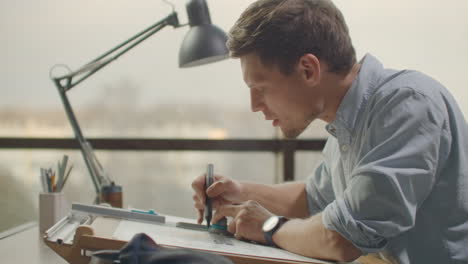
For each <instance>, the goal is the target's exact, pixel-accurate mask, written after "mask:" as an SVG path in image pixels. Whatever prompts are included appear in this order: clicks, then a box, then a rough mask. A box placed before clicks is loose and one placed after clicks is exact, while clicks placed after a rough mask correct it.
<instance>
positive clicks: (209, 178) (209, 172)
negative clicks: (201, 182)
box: [205, 164, 214, 228]
mask: <svg viewBox="0 0 468 264" xmlns="http://www.w3.org/2000/svg"><path fill="white" fill-rule="evenodd" d="M213 170H214V168H213V164H208V167H207V169H206V175H205V196H206V198H205V219H206V226H207V227H208V228H210V223H211V217H212V215H213V206H212V204H211V198H209V197H208V196H207V195H206V190H207V189H208V187H210V186H211V184H213Z"/></svg>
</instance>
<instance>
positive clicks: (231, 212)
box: [212, 205, 240, 223]
mask: <svg viewBox="0 0 468 264" xmlns="http://www.w3.org/2000/svg"><path fill="white" fill-rule="evenodd" d="M239 210H240V208H239V206H238V205H222V206H219V207H218V208H217V209H216V213H215V215H214V217H213V219H212V220H213V223H216V222H218V221H219V220H221V218H223V217H225V216H229V217H232V218H235V217H236V215H237V213H238V212H239Z"/></svg>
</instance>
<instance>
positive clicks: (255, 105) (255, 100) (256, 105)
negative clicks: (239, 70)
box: [250, 89, 263, 112]
mask: <svg viewBox="0 0 468 264" xmlns="http://www.w3.org/2000/svg"><path fill="white" fill-rule="evenodd" d="M262 105H263V103H262V100H261V97H260V95H259V94H258V93H256V92H255V91H254V90H253V89H250V108H251V109H252V112H258V111H261V110H262V109H263V107H262Z"/></svg>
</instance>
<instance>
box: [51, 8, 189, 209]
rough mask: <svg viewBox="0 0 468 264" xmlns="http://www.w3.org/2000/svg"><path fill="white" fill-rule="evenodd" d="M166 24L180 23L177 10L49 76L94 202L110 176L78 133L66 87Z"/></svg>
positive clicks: (174, 25)
mask: <svg viewBox="0 0 468 264" xmlns="http://www.w3.org/2000/svg"><path fill="white" fill-rule="evenodd" d="M165 26H173V27H180V26H181V25H180V24H179V20H178V17H177V13H176V12H172V13H171V14H170V15H169V16H167V17H166V18H164V19H162V20H160V21H158V22H156V23H155V24H153V25H151V26H150V27H148V28H146V29H144V30H143V31H141V32H139V33H137V34H136V35H134V36H133V37H131V38H129V39H128V40H126V41H124V42H122V43H121V44H119V45H117V46H116V47H114V48H112V49H111V50H109V51H107V52H105V53H104V54H102V55H101V56H99V57H97V58H96V59H94V60H92V61H91V62H89V63H87V64H85V65H84V66H82V67H80V68H79V69H78V70H76V71H74V72H71V73H68V74H66V75H64V76H60V77H55V78H52V80H53V82H54V84H55V86H56V87H57V89H58V91H59V94H60V98H61V100H62V104H63V106H64V108H65V112H66V114H67V117H68V120H69V121H70V124H71V126H72V129H73V132H74V134H75V137H76V139H77V140H78V143H79V145H80V150H81V154H82V155H83V159H84V161H85V164H86V167H87V169H88V171H89V174H90V176H91V180H92V182H93V185H94V188H95V191H96V194H97V195H98V196H97V198H96V201H99V193H100V191H101V186H102V184H103V183H105V182H107V181H110V179H109V178H108V177H107V175H103V174H104V170H103V168H102V167H101V166H100V163H99V161H98V159H97V157H96V156H95V155H94V153H93V149H92V147H91V144H90V143H89V142H88V141H87V140H86V139H85V137H84V136H83V133H82V132H81V128H80V126H79V124H78V121H77V119H76V117H75V114H74V113H73V109H72V107H71V105H70V101H69V100H68V97H67V94H66V93H67V91H68V90H70V89H71V88H73V87H75V86H76V85H78V84H79V83H81V82H82V81H84V80H86V79H87V78H89V77H90V76H91V75H93V74H94V73H96V72H97V71H99V70H100V69H102V68H103V67H105V66H106V65H108V64H109V63H111V62H112V61H114V60H116V59H117V58H119V57H120V56H122V55H123V54H125V53H127V52H128V51H129V50H131V49H132V48H134V47H135V46H137V45H138V44H140V43H141V42H142V41H144V40H145V39H147V38H149V37H150V36H152V35H153V34H155V33H156V32H158V31H159V30H161V29H162V28H164V27H165ZM119 50H120V51H119ZM117 51H119V52H117ZM115 52H117V53H116V54H115V55H113V56H110V55H112V54H113V53H115ZM82 74H84V76H82V77H81V78H79V79H78V80H76V81H74V80H73V78H74V77H76V76H78V75H82Z"/></svg>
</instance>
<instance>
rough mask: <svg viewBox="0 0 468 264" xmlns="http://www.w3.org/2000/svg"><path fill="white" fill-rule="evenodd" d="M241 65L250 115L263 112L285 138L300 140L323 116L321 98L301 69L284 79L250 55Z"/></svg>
mask: <svg viewBox="0 0 468 264" xmlns="http://www.w3.org/2000/svg"><path fill="white" fill-rule="evenodd" d="M240 61H241V67H242V74H243V77H244V81H245V83H246V84H247V86H248V87H249V88H250V100H251V108H252V111H253V112H262V113H263V114H264V116H265V119H266V120H272V125H273V126H279V127H280V128H281V130H282V131H283V134H284V135H285V136H286V137H288V138H296V137H297V136H299V135H300V134H301V133H302V132H303V131H304V130H305V129H306V128H307V126H308V125H309V124H310V123H311V122H312V121H313V120H314V119H316V118H317V116H319V115H320V114H321V113H322V112H323V105H324V104H323V96H321V95H320V94H319V90H318V89H314V88H315V87H311V86H310V82H308V81H307V77H306V76H305V75H304V74H305V73H304V72H303V71H302V70H301V67H300V66H298V67H296V68H295V69H294V71H293V72H292V73H291V74H289V75H284V74H283V73H281V72H280V70H279V68H278V67H276V66H266V65H264V64H263V63H262V62H261V60H260V58H259V57H258V56H257V55H255V54H253V53H251V54H247V55H245V56H241V57H240Z"/></svg>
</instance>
